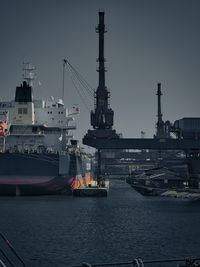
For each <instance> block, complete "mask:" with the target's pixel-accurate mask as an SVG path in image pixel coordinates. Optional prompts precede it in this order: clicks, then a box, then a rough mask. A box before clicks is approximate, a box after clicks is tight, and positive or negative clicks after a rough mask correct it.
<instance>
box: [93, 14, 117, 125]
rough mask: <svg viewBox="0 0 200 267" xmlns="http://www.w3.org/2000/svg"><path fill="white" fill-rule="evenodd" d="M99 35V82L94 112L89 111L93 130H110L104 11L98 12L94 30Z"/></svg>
mask: <svg viewBox="0 0 200 267" xmlns="http://www.w3.org/2000/svg"><path fill="white" fill-rule="evenodd" d="M96 32H97V33H98V35H99V57H98V60H97V61H98V62H99V67H98V70H97V71H98V73H99V82H98V87H97V90H96V92H95V110H94V111H91V125H92V126H93V128H94V129H112V125H113V115H114V113H113V110H112V109H111V108H110V107H109V103H108V100H109V98H110V93H109V92H108V89H107V87H106V85H105V72H106V70H105V64H104V63H105V58H104V34H105V33H106V30H105V24H104V11H99V24H98V26H97V28H96Z"/></svg>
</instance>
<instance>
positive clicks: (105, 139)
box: [83, 11, 200, 187]
mask: <svg viewBox="0 0 200 267" xmlns="http://www.w3.org/2000/svg"><path fill="white" fill-rule="evenodd" d="M97 32H98V33H99V58H98V61H99V69H98V72H99V85H98V88H97V90H96V92H95V109H94V111H91V125H92V126H93V128H94V129H93V130H88V133H87V134H86V135H85V136H84V138H83V144H85V145H88V146H91V147H94V148H96V149H97V150H98V168H97V180H98V184H99V185H100V184H101V182H102V180H103V178H102V175H101V153H100V152H101V150H102V149H151V150H183V151H184V152H185V154H186V162H187V164H188V166H189V175H190V181H189V184H190V186H192V187H198V185H199V178H200V175H199V173H200V167H199V166H200V164H199V163H200V118H183V119H181V120H177V121H175V123H174V124H171V123H170V122H169V121H167V122H164V121H163V120H162V112H161V95H162V93H161V84H160V83H159V84H158V89H157V96H158V121H157V125H156V126H157V127H156V135H155V136H154V138H141V139H140V138H120V136H119V135H118V134H116V131H115V130H114V129H112V126H113V116H114V112H113V110H112V109H111V108H110V107H109V98H110V94H109V92H108V89H107V87H106V86H105V66H104V62H105V59H104V33H105V25H104V12H103V11H100V12H99V25H98V27H97ZM170 133H174V134H175V136H176V138H171V136H170Z"/></svg>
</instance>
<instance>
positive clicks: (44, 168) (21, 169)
mask: <svg viewBox="0 0 200 267" xmlns="http://www.w3.org/2000/svg"><path fill="white" fill-rule="evenodd" d="M0 162H1V168H0V196H29V195H31V196H33V195H70V194H72V192H73V190H74V189H76V188H78V187H80V186H82V185H86V184H87V183H89V182H90V181H91V180H92V171H87V170H86V169H85V165H86V164H87V159H82V158H81V157H77V156H75V155H73V156H72V155H65V156H64V160H63V157H62V160H61V159H60V156H59V155H58V154H49V155H48V154H44V155H43V154H23V153H16V154H15V153H13V154H11V153H2V154H0ZM62 172H64V173H62Z"/></svg>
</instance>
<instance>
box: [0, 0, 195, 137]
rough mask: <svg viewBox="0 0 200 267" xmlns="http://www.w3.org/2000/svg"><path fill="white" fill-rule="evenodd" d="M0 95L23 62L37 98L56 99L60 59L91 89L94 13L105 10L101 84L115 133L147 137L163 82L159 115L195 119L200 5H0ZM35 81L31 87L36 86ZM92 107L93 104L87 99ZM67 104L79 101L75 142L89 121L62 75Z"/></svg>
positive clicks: (113, 1)
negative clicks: (33, 76) (33, 71)
mask: <svg viewBox="0 0 200 267" xmlns="http://www.w3.org/2000/svg"><path fill="white" fill-rule="evenodd" d="M0 4H1V5H0V36H1V39H0V40H1V42H0V51H1V60H0V93H1V97H3V99H6V100H10V99H13V98H14V91H15V87H16V85H18V84H19V82H20V81H21V75H22V62H23V61H30V62H31V63H32V64H33V65H35V66H36V68H37V76H38V78H37V80H40V81H41V83H42V86H41V87H38V86H36V87H35V90H34V96H35V98H41V97H47V96H51V95H54V96H55V97H58V98H60V97H61V91H62V90H61V87H62V59H63V58H65V57H67V58H68V59H69V61H70V62H71V63H72V65H74V66H75V67H76V68H77V70H78V71H79V72H80V73H81V74H82V75H83V76H84V78H85V79H86V80H87V81H88V82H89V83H90V84H91V85H92V87H93V88H96V87H97V83H98V76H97V72H96V67H97V63H96V58H97V56H98V39H97V38H98V35H97V34H96V33H95V26H96V25H97V23H98V9H99V8H104V9H105V23H106V27H107V29H108V32H107V33H106V36H105V57H106V59H107V62H106V67H107V70H108V72H107V73H106V85H107V86H108V88H109V89H110V90H111V107H112V109H113V110H114V112H115V116H114V128H115V129H116V130H117V132H118V133H119V132H121V133H123V135H124V137H139V136H140V131H141V130H143V131H145V132H146V136H147V137H151V136H152V135H153V134H154V131H155V121H156V111H157V108H156V96H155V93H156V85H157V82H161V83H162V90H163V97H162V104H163V105H162V107H163V110H162V111H163V117H164V119H165V120H167V119H169V120H170V121H174V120H176V119H179V118H182V117H192V116H195V117H198V116H199V115H200V114H199V113H200V112H199V111H200V108H199V98H200V91H199V84H200V75H199V71H200V35H199V30H200V1H199V0H187V1H186V0H90V1H89V0H54V1H53V0H42V1H41V0H40V1H39V0H34V1H30V0H17V1H15V0H0ZM36 82H37V81H36ZM92 102H93V101H92ZM65 103H66V104H67V105H73V104H74V103H79V104H80V108H81V114H80V116H79V118H78V119H77V122H78V125H77V126H78V129H77V131H76V134H75V136H76V137H77V138H79V139H80V138H81V136H83V135H84V134H85V133H86V131H87V129H88V127H89V123H90V118H89V112H88V111H87V109H86V108H85V107H84V105H83V104H82V103H81V101H80V98H79V96H78V95H77V93H76V91H75V89H74V87H73V84H72V83H71V81H70V77H69V74H67V73H66V90H65Z"/></svg>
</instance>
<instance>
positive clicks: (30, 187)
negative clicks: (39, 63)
mask: <svg viewBox="0 0 200 267" xmlns="http://www.w3.org/2000/svg"><path fill="white" fill-rule="evenodd" d="M33 70H34V68H33V67H32V66H31V65H30V64H27V63H26V64H25V65H24V71H25V74H24V76H23V78H24V79H23V82H22V84H21V85H20V86H17V87H16V91H15V99H14V100H13V101H10V102H1V103H0V120H2V121H3V122H4V123H5V124H6V125H7V126H8V127H7V128H8V131H7V134H6V135H5V134H3V135H2V136H1V138H0V139H1V140H2V147H1V152H2V153H0V160H1V164H2V168H1V170H0V185H1V186H0V195H2V194H5V195H32V194H63V193H64V194H65V193H71V192H72V191H73V189H74V188H76V187H78V186H81V185H83V184H85V183H88V182H89V181H90V180H91V170H92V167H91V165H92V164H91V159H89V158H88V157H87V155H85V154H83V153H81V152H80V150H79V149H78V146H77V142H76V141H75V140H73V135H72V134H71V130H75V129H76V124H75V122H74V115H76V114H78V113H79V108H78V107H77V106H75V107H72V108H71V109H68V108H66V107H65V106H64V103H63V101H62V100H61V99H58V100H55V99H54V97H50V99H47V100H34V99H33V79H34V73H33ZM5 114H6V115H7V118H6V119H5V116H4V118H3V115H5Z"/></svg>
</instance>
